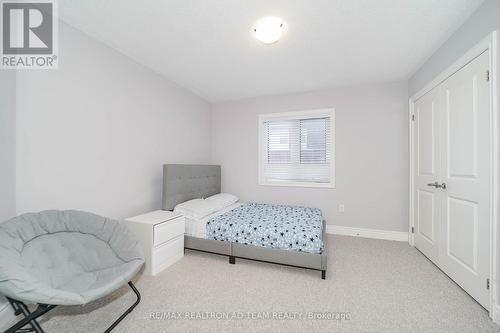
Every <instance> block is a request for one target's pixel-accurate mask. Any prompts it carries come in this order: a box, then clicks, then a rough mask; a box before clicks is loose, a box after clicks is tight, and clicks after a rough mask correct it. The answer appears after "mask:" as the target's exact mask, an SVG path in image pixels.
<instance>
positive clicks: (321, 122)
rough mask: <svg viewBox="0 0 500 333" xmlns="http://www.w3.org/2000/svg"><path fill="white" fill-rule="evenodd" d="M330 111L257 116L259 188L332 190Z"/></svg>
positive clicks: (331, 116)
mask: <svg viewBox="0 0 500 333" xmlns="http://www.w3.org/2000/svg"><path fill="white" fill-rule="evenodd" d="M334 125H335V116H334V110H333V109H327V110H311V111H302V112H287V113H273V114H264V115H260V116H259V141H260V142H259V184H260V185H281V186H307V187H334V176H335V175H334V139H333V138H334V135H333V132H334Z"/></svg>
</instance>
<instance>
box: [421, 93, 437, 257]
mask: <svg viewBox="0 0 500 333" xmlns="http://www.w3.org/2000/svg"><path fill="white" fill-rule="evenodd" d="M439 108H440V103H439V89H437V88H436V89H434V90H432V91H431V92H429V93H427V94H426V95H425V96H423V97H422V98H420V99H419V100H418V101H417V102H416V103H415V107H414V112H415V113H414V114H415V132H414V133H415V138H414V142H415V155H416V156H415V158H414V163H415V165H414V170H415V175H414V184H415V211H414V214H415V216H414V221H415V227H414V228H415V246H416V247H417V248H418V249H419V250H420V251H422V252H423V253H424V254H425V255H426V256H427V257H428V258H429V259H431V260H432V261H434V262H436V261H437V259H438V251H439V238H440V237H439V231H440V225H439V220H440V216H441V214H440V210H441V204H440V198H439V194H440V193H439V189H437V188H436V187H434V186H429V184H432V183H434V182H435V181H437V180H439V179H440V177H441V175H440V172H441V167H440V150H439V128H440V127H439V122H440V112H439Z"/></svg>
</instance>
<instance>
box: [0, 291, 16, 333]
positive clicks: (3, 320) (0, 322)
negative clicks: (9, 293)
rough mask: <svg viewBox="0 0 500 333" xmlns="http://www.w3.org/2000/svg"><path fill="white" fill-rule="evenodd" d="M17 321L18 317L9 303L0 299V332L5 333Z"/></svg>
mask: <svg viewBox="0 0 500 333" xmlns="http://www.w3.org/2000/svg"><path fill="white" fill-rule="evenodd" d="M15 321H16V316H15V315H14V311H13V310H12V307H11V306H10V305H9V303H7V301H6V300H5V303H4V298H3V297H2V299H0V331H2V332H3V331H4V330H6V329H7V328H9V326H10V325H13V324H14V322H15Z"/></svg>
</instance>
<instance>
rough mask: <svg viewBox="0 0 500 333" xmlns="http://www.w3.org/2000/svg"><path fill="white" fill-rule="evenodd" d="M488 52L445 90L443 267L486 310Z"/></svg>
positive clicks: (442, 132)
mask: <svg viewBox="0 0 500 333" xmlns="http://www.w3.org/2000/svg"><path fill="white" fill-rule="evenodd" d="M488 69H489V55H488V53H487V52H485V53H483V54H482V55H481V56H479V57H478V58H476V59H475V60H473V61H472V62H471V63H469V64H468V65H467V66H465V67H463V68H462V69H461V70H460V71H458V72H457V73H455V74H454V75H452V76H451V77H450V78H448V79H447V80H446V81H445V82H444V83H443V84H442V85H441V100H442V112H441V123H442V125H443V126H441V136H440V138H441V143H442V144H441V156H442V159H441V165H442V172H441V173H442V174H441V176H442V179H441V181H440V182H443V183H445V184H446V188H445V189H440V190H439V191H441V195H442V200H441V235H442V241H441V242H440V244H441V246H442V247H441V249H440V259H439V263H438V265H439V266H440V267H441V268H442V269H443V271H445V273H447V274H448V275H449V276H450V277H451V278H452V279H453V280H455V281H456V282H457V283H458V284H459V285H460V286H461V287H463V288H464V289H465V290H466V291H467V292H468V293H469V294H470V295H471V296H472V297H474V298H475V299H476V300H477V301H478V302H479V303H481V305H483V306H484V307H485V308H489V290H488V289H487V285H486V284H487V282H486V281H487V280H486V279H487V278H489V276H490V223H489V221H490V152H491V149H490V96H489V94H490V93H489V82H487V79H486V72H487V70H488Z"/></svg>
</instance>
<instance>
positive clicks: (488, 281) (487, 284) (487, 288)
mask: <svg viewBox="0 0 500 333" xmlns="http://www.w3.org/2000/svg"><path fill="white" fill-rule="evenodd" d="M486 290H490V279H486Z"/></svg>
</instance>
